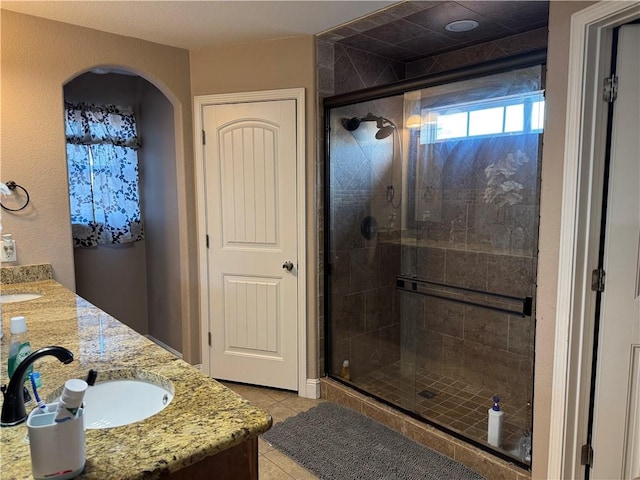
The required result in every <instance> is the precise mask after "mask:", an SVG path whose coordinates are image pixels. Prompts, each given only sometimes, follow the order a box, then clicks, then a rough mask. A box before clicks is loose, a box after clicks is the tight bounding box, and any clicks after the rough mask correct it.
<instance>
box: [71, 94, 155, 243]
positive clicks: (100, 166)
mask: <svg viewBox="0 0 640 480" xmlns="http://www.w3.org/2000/svg"><path fill="white" fill-rule="evenodd" d="M65 130H66V139H67V164H68V173H69V197H70V198H69V200H70V208H71V225H72V233H73V242H74V246H77V247H89V246H96V245H104V244H114V243H126V242H134V241H137V240H141V239H142V238H143V235H144V234H143V228H142V219H141V213H140V200H139V193H138V154H137V149H138V148H139V147H140V144H139V141H138V136H137V132H136V123H135V116H134V113H133V108H132V107H123V106H115V105H107V106H98V105H88V104H78V105H74V104H70V103H65Z"/></svg>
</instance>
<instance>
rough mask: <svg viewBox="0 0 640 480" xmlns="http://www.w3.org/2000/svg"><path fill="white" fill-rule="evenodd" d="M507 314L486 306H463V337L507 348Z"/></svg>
mask: <svg viewBox="0 0 640 480" xmlns="http://www.w3.org/2000/svg"><path fill="white" fill-rule="evenodd" d="M508 331H509V316H508V315H506V314H504V313H500V312H494V311H493V310H488V309H486V308H480V307H472V306H465V307H464V339H465V340H467V341H471V342H475V343H477V344H480V345H485V346H489V347H494V348H500V349H503V350H507V347H508V335H505V333H506V332H508Z"/></svg>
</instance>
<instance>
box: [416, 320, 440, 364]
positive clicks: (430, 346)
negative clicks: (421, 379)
mask: <svg viewBox="0 0 640 480" xmlns="http://www.w3.org/2000/svg"><path fill="white" fill-rule="evenodd" d="M417 343H418V346H417V349H416V365H417V366H418V368H425V369H426V370H428V371H431V372H437V373H441V372H442V364H443V359H442V358H443V351H444V350H443V349H444V335H442V334H441V333H438V332H434V331H431V330H425V329H422V328H421V329H419V330H418V333H417Z"/></svg>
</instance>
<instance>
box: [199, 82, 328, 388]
mask: <svg viewBox="0 0 640 480" xmlns="http://www.w3.org/2000/svg"><path fill="white" fill-rule="evenodd" d="M279 100H294V101H295V102H296V143H297V144H296V156H297V159H296V161H297V172H296V187H297V194H296V198H297V200H296V201H297V219H296V221H297V225H298V232H297V242H298V246H297V259H298V265H297V267H296V269H297V271H298V275H297V282H298V283H297V285H298V286H297V290H298V292H297V297H298V315H297V316H298V319H297V320H298V395H300V396H302V397H307V396H310V395H312V394H313V395H315V390H316V388H315V385H316V383H317V379H309V380H308V379H307V315H306V313H307V285H306V283H307V268H306V266H307V259H306V245H307V242H306V175H305V172H306V150H305V147H306V139H305V89H304V88H289V89H281V90H263V91H255V92H239V93H223V94H213V95H198V96H195V97H194V104H193V116H194V129H193V132H194V156H195V167H196V169H195V170H196V171H195V174H196V182H195V185H196V190H197V192H196V210H197V222H196V223H197V235H198V276H199V285H198V294H199V297H200V345H201V361H202V370H203V372H204V373H206V374H207V375H210V372H209V365H210V363H209V362H210V355H209V347H210V345H209V341H208V336H209V293H208V292H209V279H208V269H207V265H204V264H202V262H203V261H204V260H205V259H206V258H207V245H206V238H207V237H206V236H207V228H206V226H207V221H206V201H205V192H206V187H205V177H204V173H205V165H204V161H205V156H204V146H203V141H202V139H203V131H204V128H203V127H204V125H203V113H204V107H207V106H215V105H224V104H230V103H248V102H265V101H279ZM309 387H312V388H309ZM313 398H316V397H313Z"/></svg>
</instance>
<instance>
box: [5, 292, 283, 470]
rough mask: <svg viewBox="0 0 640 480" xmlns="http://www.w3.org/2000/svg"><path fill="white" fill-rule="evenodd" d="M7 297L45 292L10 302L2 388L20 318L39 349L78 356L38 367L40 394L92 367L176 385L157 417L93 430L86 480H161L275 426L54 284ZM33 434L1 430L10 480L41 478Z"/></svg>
mask: <svg viewBox="0 0 640 480" xmlns="http://www.w3.org/2000/svg"><path fill="white" fill-rule="evenodd" d="M2 293H3V294H11V293H40V294H43V296H42V297H40V298H38V299H36V300H30V301H27V302H20V303H8V304H3V305H2V319H3V332H4V336H3V338H2V357H1V358H2V359H1V362H2V364H1V366H0V370H1V372H2V375H1V377H2V383H7V384H8V383H9V381H8V378H7V369H6V359H7V356H8V349H9V323H10V319H11V317H14V316H17V315H23V316H24V317H25V318H26V321H27V326H28V333H29V339H30V342H31V348H32V350H33V351H35V350H37V349H38V348H41V347H45V346H49V345H60V346H63V347H65V348H68V349H69V350H71V351H72V352H73V353H74V361H73V362H72V363H70V364H69V365H63V364H62V363H60V362H59V361H58V360H57V359H56V358H54V357H51V356H47V357H43V358H42V359H41V360H39V361H38V362H36V367H37V370H38V371H40V372H41V374H42V382H43V386H42V387H41V388H40V389H39V393H40V396H41V397H42V398H43V399H45V398H47V397H49V396H50V395H51V394H52V393H53V392H54V391H55V390H56V389H58V388H59V387H60V386H61V385H63V384H64V382H65V380H67V379H70V378H81V379H85V378H86V376H87V372H88V371H89V369H95V370H98V371H99V372H106V371H108V370H120V369H141V370H144V371H148V372H152V373H154V374H157V375H160V376H162V377H165V378H167V379H169V380H170V381H171V382H172V383H173V386H174V388H175V396H174V399H173V401H172V402H171V403H170V404H169V405H168V406H167V407H166V408H165V409H164V410H162V411H161V412H160V413H158V414H156V415H155V416H153V417H150V418H148V419H146V420H144V421H142V422H138V423H134V424H131V425H125V426H122V427H116V428H109V429H102V430H87V431H86V459H87V463H86V468H85V471H84V473H83V474H82V475H80V476H79V477H78V478H80V479H99V480H107V479H115V478H117V479H138V478H144V479H154V478H160V477H161V476H164V475H167V473H168V472H173V471H176V470H179V469H181V468H183V467H186V466H188V465H191V464H193V463H196V462H198V461H200V460H202V459H204V458H205V457H207V456H210V455H214V454H216V453H218V452H220V451H222V450H224V449H226V448H229V447H233V446H235V445H239V444H240V443H242V442H244V441H245V440H248V439H250V438H254V437H256V436H258V435H259V434H261V433H264V432H265V431H267V430H268V429H269V428H270V427H271V423H272V419H271V416H270V415H269V414H268V413H266V412H265V411H263V410H261V409H259V408H257V407H254V406H253V405H251V404H250V403H249V402H248V401H247V400H245V399H243V398H242V397H240V396H238V395H237V394H235V393H234V392H232V391H231V390H229V389H228V388H226V387H224V386H223V385H221V384H219V383H218V382H216V381H215V380H212V379H211V378H209V377H207V376H206V375H205V374H203V373H202V372H200V371H199V370H198V369H196V368H194V367H192V366H191V365H189V364H188V363H186V362H184V361H183V360H180V359H178V358H176V357H175V356H173V355H172V354H170V353H169V352H167V351H166V350H164V349H163V348H161V347H159V346H157V345H156V344H155V343H153V342H151V341H150V340H148V339H146V338H145V337H144V336H142V335H140V334H138V333H136V332H135V331H133V330H132V329H130V328H129V327H127V326H125V325H124V324H122V323H121V322H119V321H117V320H116V319H114V318H113V317H111V316H109V315H108V314H106V313H104V312H103V311H102V310H100V309H98V308H96V307H95V306H93V305H92V304H91V303H89V302H87V301H86V300H84V299H82V298H81V297H78V296H77V295H75V294H74V293H72V292H71V291H69V290H67V289H66V288H64V287H63V286H61V285H60V284H58V283H57V282H55V281H54V280H46V281H38V282H27V283H16V284H9V285H2ZM98 381H100V377H98ZM29 411H30V409H29V408H28V409H27V413H28V412H29ZM26 433H27V427H26V423H23V424H21V425H19V426H16V427H5V428H1V429H0V437H1V438H0V463H1V465H2V467H1V474H0V475H1V478H2V479H32V478H33V477H32V475H31V458H30V453H29V445H28V443H27V442H26V441H25V435H26Z"/></svg>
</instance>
